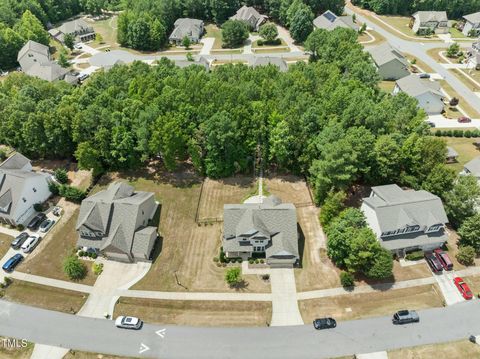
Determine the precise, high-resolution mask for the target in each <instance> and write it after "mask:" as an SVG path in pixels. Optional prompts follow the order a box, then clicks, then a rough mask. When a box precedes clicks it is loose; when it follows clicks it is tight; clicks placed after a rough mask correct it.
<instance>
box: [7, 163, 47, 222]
mask: <svg viewBox="0 0 480 359" xmlns="http://www.w3.org/2000/svg"><path fill="white" fill-rule="evenodd" d="M49 177H50V176H49V175H47V174H45V173H39V172H34V171H33V170H32V164H31V162H30V160H29V159H28V158H26V157H25V156H23V155H21V154H20V153H15V154H14V155H12V156H10V157H9V158H7V159H6V160H5V161H4V162H3V163H2V164H1V165H0V222H2V223H8V224H12V225H14V226H16V225H19V224H22V225H26V224H27V223H28V221H29V220H30V219H31V218H32V217H33V216H34V215H35V214H36V211H35V209H34V205H35V204H36V203H43V202H45V201H46V200H47V199H48V197H50V195H51V193H50V190H49V189H48V182H49Z"/></svg>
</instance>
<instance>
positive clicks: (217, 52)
mask: <svg viewBox="0 0 480 359" xmlns="http://www.w3.org/2000/svg"><path fill="white" fill-rule="evenodd" d="M242 52H243V47H242V48H240V49H217V50H211V51H210V54H211V55H230V54H241V53H242Z"/></svg>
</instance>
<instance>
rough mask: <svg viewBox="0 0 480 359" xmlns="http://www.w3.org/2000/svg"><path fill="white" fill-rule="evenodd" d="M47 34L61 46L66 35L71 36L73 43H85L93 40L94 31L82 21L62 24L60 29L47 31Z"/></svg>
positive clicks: (75, 20)
mask: <svg viewBox="0 0 480 359" xmlns="http://www.w3.org/2000/svg"><path fill="white" fill-rule="evenodd" d="M48 33H49V34H50V36H52V37H53V38H54V39H55V40H57V41H60V42H61V43H62V44H63V41H64V38H65V35H66V34H72V35H73V36H74V37H75V42H87V41H92V40H94V39H95V30H94V29H93V27H92V26H90V25H89V24H88V23H87V22H86V21H85V20H83V19H74V20H71V21H67V22H64V23H63V24H62V25H61V26H60V27H58V28H55V29H51V30H49V31H48Z"/></svg>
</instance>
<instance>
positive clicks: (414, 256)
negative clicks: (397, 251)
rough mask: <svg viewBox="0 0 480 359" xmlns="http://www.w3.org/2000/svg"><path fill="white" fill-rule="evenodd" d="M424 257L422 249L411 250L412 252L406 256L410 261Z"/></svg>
mask: <svg viewBox="0 0 480 359" xmlns="http://www.w3.org/2000/svg"><path fill="white" fill-rule="evenodd" d="M422 258H423V252H422V251H415V252H411V253H408V254H407V255H406V256H405V259H406V260H409V261H418V260H420V259H422Z"/></svg>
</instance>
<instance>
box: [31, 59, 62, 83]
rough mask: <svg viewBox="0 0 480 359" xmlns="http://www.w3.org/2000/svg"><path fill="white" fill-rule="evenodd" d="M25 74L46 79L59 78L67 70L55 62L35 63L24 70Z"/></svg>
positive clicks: (54, 79) (53, 79)
mask: <svg viewBox="0 0 480 359" xmlns="http://www.w3.org/2000/svg"><path fill="white" fill-rule="evenodd" d="M24 72H25V73H26V74H27V75H30V76H35V77H38V78H40V79H42V80H46V81H50V82H52V81H56V80H61V79H62V78H63V77H64V76H65V75H66V74H67V73H68V72H69V70H68V69H65V68H63V67H61V66H60V65H59V64H57V63H56V62H52V61H50V62H48V63H43V64H40V63H38V62H37V63H35V64H33V65H32V66H30V67H29V68H28V69H26V70H24Z"/></svg>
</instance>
